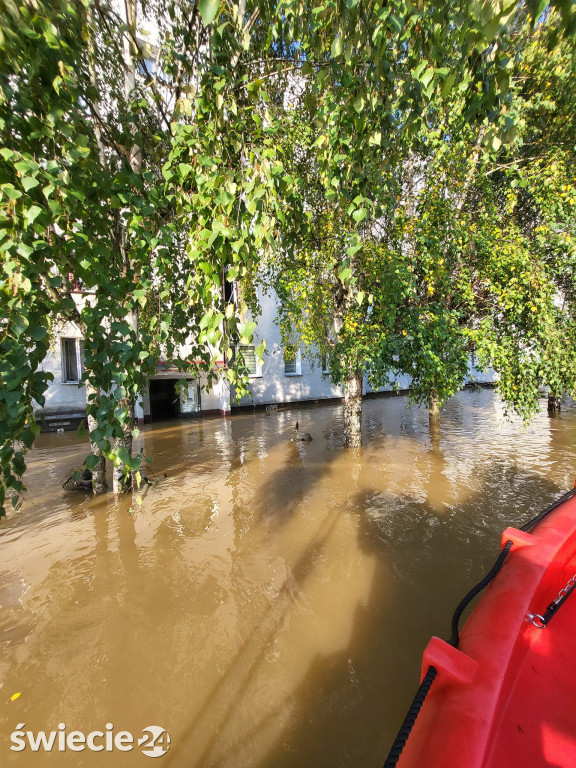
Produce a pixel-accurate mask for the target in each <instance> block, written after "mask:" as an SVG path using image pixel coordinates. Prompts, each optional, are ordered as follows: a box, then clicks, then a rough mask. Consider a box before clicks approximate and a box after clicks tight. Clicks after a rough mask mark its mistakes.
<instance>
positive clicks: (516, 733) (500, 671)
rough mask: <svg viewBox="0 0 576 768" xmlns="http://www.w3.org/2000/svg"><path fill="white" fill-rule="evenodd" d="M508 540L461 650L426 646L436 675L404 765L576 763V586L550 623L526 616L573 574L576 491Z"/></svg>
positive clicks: (434, 643)
mask: <svg viewBox="0 0 576 768" xmlns="http://www.w3.org/2000/svg"><path fill="white" fill-rule="evenodd" d="M507 541H512V542H513V546H512V550H511V552H510V554H509V555H508V557H507V559H506V561H505V563H504V566H503V568H502V570H501V571H500V573H499V574H498V575H497V577H496V578H495V579H494V581H493V582H492V583H491V584H490V586H489V587H488V588H487V589H486V591H485V592H484V593H483V595H482V597H481V598H480V600H479V602H478V604H477V606H476V607H475V609H474V611H473V612H472V614H471V615H470V618H469V619H468V621H467V622H466V624H465V625H464V628H463V630H462V633H461V636H460V643H459V646H458V649H456V648H453V647H452V646H451V645H449V644H448V643H445V642H444V641H442V640H440V639H439V638H432V640H431V641H430V643H429V645H428V647H427V648H426V651H425V652H424V658H423V675H424V674H425V673H426V671H427V669H428V667H429V666H430V665H433V666H434V667H435V668H436V669H437V670H438V674H437V676H436V679H435V680H434V683H433V684H432V687H431V689H430V692H429V694H428V696H427V698H426V701H425V703H424V705H423V707H422V709H421V711H420V714H419V716H418V719H417V720H416V723H415V725H414V728H413V730H412V732H411V734H410V737H409V738H408V742H407V744H406V746H405V748H404V751H403V753H402V755H401V757H400V759H399V761H398V768H516V766H517V767H518V768H543V767H544V766H548V767H550V766H553V767H554V768H575V767H576V592H574V593H573V594H572V595H570V596H569V597H568V599H567V600H566V602H565V603H564V605H562V606H561V607H560V609H559V610H558V612H557V613H556V615H555V616H554V617H553V618H552V619H551V621H550V623H549V624H548V625H547V626H546V627H545V628H544V629H538V628H537V627H535V626H534V625H533V624H532V623H531V622H530V621H528V620H527V614H528V613H534V614H543V613H544V612H545V611H546V608H547V606H548V605H549V604H550V603H551V602H552V601H553V600H554V599H555V598H556V597H557V596H558V593H559V591H560V590H561V589H562V588H563V587H565V586H566V584H567V582H568V581H569V579H570V578H571V577H572V576H574V574H575V573H576V496H572V497H571V498H569V499H568V500H567V501H565V502H563V503H562V504H561V505H560V506H559V507H557V508H556V509H555V510H554V511H553V512H551V513H550V515H548V516H547V517H546V518H545V519H544V520H543V521H542V522H540V523H539V524H538V525H537V526H536V527H535V528H534V529H533V530H532V532H531V533H523V532H522V531H519V530H516V529H513V528H509V529H507V530H506V531H504V533H503V535H502V545H503V546H504V544H505V543H506V542H507Z"/></svg>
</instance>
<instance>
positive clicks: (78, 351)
mask: <svg viewBox="0 0 576 768" xmlns="http://www.w3.org/2000/svg"><path fill="white" fill-rule="evenodd" d="M66 342H73V344H74V352H75V356H76V376H77V378H75V379H74V378H70V377H69V376H68V373H69V370H68V352H67V350H66ZM83 347H84V344H83V339H79V338H77V337H76V336H61V337H60V353H61V358H62V384H79V383H80V382H81V381H82V374H83V372H84V349H83Z"/></svg>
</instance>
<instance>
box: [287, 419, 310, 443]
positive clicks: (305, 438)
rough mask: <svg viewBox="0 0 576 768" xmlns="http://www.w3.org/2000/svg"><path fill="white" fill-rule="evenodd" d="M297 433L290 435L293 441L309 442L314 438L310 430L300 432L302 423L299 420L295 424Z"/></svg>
mask: <svg viewBox="0 0 576 768" xmlns="http://www.w3.org/2000/svg"><path fill="white" fill-rule="evenodd" d="M294 429H295V433H294V434H293V435H290V440H291V441H292V442H293V443H298V442H301V443H309V442H310V441H311V440H312V435H311V434H310V432H300V425H299V423H298V422H296V426H295V428H294Z"/></svg>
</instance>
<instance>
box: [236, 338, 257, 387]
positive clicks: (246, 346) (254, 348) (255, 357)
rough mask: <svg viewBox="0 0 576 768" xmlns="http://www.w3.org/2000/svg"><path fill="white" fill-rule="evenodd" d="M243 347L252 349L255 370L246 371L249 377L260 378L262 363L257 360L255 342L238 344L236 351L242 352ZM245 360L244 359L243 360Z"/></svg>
mask: <svg viewBox="0 0 576 768" xmlns="http://www.w3.org/2000/svg"><path fill="white" fill-rule="evenodd" d="M243 349H253V350H254V363H255V366H256V370H255V371H254V373H250V372H249V373H248V378H249V379H261V378H262V363H261V362H260V360H258V356H257V355H256V345H255V344H240V345H239V346H238V352H242V350H243ZM244 362H246V361H244Z"/></svg>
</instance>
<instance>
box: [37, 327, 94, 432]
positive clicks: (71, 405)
mask: <svg viewBox="0 0 576 768" xmlns="http://www.w3.org/2000/svg"><path fill="white" fill-rule="evenodd" d="M63 338H70V339H78V341H80V340H81V339H82V334H81V332H80V330H79V328H78V327H77V326H76V325H74V323H66V325H64V326H63V328H62V330H61V332H60V333H59V334H58V336H57V337H56V340H55V342H54V347H53V350H52V351H51V353H50V354H49V355H47V356H46V358H45V359H44V362H43V363H42V370H43V371H47V372H49V373H52V374H53V376H54V381H52V382H51V383H50V384H49V386H48V390H47V392H46V395H45V397H46V403H45V405H44V407H43V408H39V407H38V408H37V413H39V414H41V415H42V416H43V417H44V418H45V419H46V420H50V419H55V418H57V417H59V416H61V415H67V416H73V417H82V416H83V415H85V413H86V387H85V386H84V385H83V384H82V385H80V386H79V385H78V384H77V383H68V382H65V381H64V367H63V360H62V339H63ZM80 374H81V372H80Z"/></svg>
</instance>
